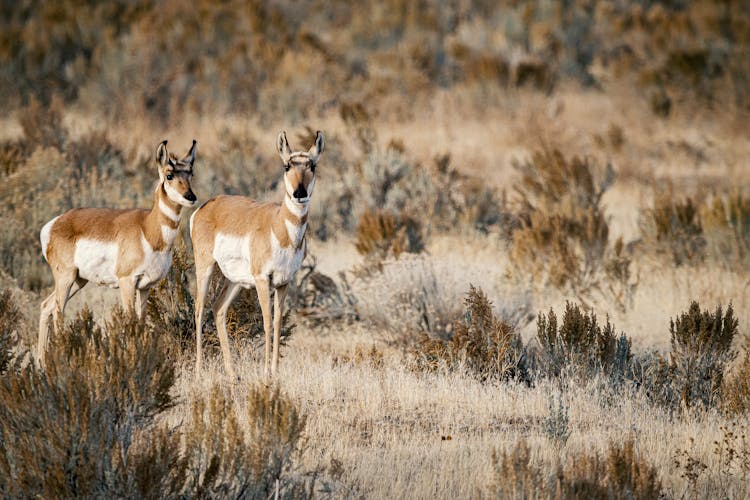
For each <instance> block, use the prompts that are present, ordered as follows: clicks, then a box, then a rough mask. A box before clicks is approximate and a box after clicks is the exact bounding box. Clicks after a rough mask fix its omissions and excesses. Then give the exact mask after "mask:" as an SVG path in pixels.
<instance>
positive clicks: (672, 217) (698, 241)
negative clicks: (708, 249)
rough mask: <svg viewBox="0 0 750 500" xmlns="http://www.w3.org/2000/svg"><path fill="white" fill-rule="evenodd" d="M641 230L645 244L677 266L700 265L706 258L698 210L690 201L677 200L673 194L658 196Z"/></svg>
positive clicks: (643, 220) (686, 199) (665, 193)
mask: <svg viewBox="0 0 750 500" xmlns="http://www.w3.org/2000/svg"><path fill="white" fill-rule="evenodd" d="M641 228H642V231H643V236H644V239H645V241H646V243H648V244H650V245H651V246H652V247H653V248H654V249H655V250H656V251H657V252H659V253H662V254H667V255H669V257H670V258H671V259H672V261H673V262H674V263H675V264H676V265H678V266H679V265H682V264H687V263H695V262H700V261H701V260H702V259H703V257H704V256H705V246H706V240H705V238H704V236H703V226H702V224H701V217H700V211H699V207H698V205H696V204H695V203H694V202H693V201H692V200H691V199H690V198H685V199H684V200H678V199H676V198H675V196H674V194H673V193H672V192H669V191H667V192H664V193H660V194H659V195H657V196H656V197H655V198H654V206H653V208H652V209H649V210H646V211H645V216H644V218H643V219H642V222H641Z"/></svg>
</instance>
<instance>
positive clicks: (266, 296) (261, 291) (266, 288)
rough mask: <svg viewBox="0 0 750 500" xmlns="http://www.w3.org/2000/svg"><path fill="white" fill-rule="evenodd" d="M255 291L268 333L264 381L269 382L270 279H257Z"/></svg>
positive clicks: (264, 327) (265, 329)
mask: <svg viewBox="0 0 750 500" xmlns="http://www.w3.org/2000/svg"><path fill="white" fill-rule="evenodd" d="M255 290H256V291H257V292H258V302H259V303H260V311H261V313H263V330H264V331H265V332H266V364H265V368H264V371H263V373H264V380H265V381H266V382H268V381H269V380H270V378H271V371H270V366H269V364H270V361H271V289H270V283H269V282H268V279H265V278H261V279H258V278H255Z"/></svg>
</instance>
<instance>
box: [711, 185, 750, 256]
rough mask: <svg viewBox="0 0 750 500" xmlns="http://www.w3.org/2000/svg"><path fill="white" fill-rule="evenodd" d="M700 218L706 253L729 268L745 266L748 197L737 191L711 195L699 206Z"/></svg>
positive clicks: (749, 247) (749, 250) (749, 235)
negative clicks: (708, 200)
mask: <svg viewBox="0 0 750 500" xmlns="http://www.w3.org/2000/svg"><path fill="white" fill-rule="evenodd" d="M700 218H701V221H702V226H703V234H704V237H705V240H706V251H707V253H708V254H709V255H711V256H712V257H713V258H714V259H716V260H718V261H719V262H722V263H727V264H729V265H730V266H731V267H733V268H738V269H746V266H747V264H748V262H749V261H750V260H749V259H750V197H748V196H747V195H746V194H744V193H742V192H740V191H733V192H731V193H730V194H728V195H727V196H714V198H713V200H712V201H711V202H710V203H706V204H704V205H703V206H701V210H700Z"/></svg>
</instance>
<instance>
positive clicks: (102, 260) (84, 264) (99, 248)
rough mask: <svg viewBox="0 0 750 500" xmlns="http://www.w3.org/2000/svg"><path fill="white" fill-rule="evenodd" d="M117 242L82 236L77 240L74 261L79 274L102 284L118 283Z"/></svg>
mask: <svg viewBox="0 0 750 500" xmlns="http://www.w3.org/2000/svg"><path fill="white" fill-rule="evenodd" d="M118 249H119V245H118V243H117V242H114V241H113V242H109V241H100V240H93V239H88V238H81V239H80V240H78V241H77V242H76V249H75V253H74V254H73V263H74V264H75V266H76V267H77V268H78V275H79V276H80V277H81V278H83V279H85V280H88V281H92V282H94V283H99V284H102V285H115V284H117V276H116V275H115V268H116V266H117V253H118Z"/></svg>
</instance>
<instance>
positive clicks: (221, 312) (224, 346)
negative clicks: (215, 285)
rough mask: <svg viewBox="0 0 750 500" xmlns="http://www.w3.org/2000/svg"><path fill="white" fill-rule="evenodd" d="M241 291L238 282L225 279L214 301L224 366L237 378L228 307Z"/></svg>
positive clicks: (230, 374)
mask: <svg viewBox="0 0 750 500" xmlns="http://www.w3.org/2000/svg"><path fill="white" fill-rule="evenodd" d="M239 291H240V285H239V284H238V283H232V282H231V281H229V280H227V279H225V280H224V287H223V288H222V289H221V293H220V294H219V296H218V297H217V299H216V302H214V320H215V321H216V332H217V333H218V334H219V343H220V344H221V352H222V354H223V356H224V367H225V368H226V370H227V373H228V374H229V376H230V377H232V378H237V375H236V374H235V372H234V367H233V366H232V355H231V353H230V352H229V336H228V335H227V309H229V306H230V304H231V303H232V301H233V300H234V298H235V297H236V296H237V292H239Z"/></svg>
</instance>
